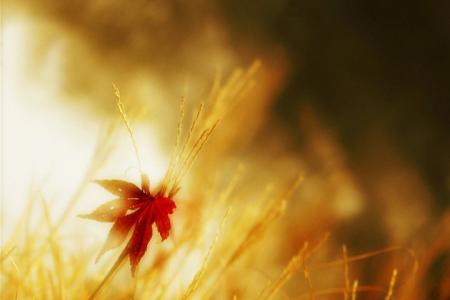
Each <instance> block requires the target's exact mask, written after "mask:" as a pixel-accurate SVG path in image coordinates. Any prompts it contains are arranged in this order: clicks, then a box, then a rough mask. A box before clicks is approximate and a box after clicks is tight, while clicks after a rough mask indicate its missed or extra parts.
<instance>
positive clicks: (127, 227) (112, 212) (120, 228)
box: [80, 176, 176, 276]
mask: <svg viewBox="0 0 450 300" xmlns="http://www.w3.org/2000/svg"><path fill="white" fill-rule="evenodd" d="M95 182H96V183H98V184H99V185H100V186H102V187H103V188H105V189H106V190H108V191H109V192H111V193H112V194H114V195H116V196H118V197H119V198H118V199H115V200H112V201H109V202H106V203H105V204H103V205H101V206H99V207H98V208H97V209H95V210H94V211H93V212H92V213H90V214H86V215H80V217H84V218H88V219H93V220H96V221H100V222H112V223H113V226H112V227H111V229H110V231H109V235H108V238H107V239H106V242H105V244H104V245H103V248H102V250H101V251H100V253H99V255H98V256H97V260H98V259H99V258H100V257H101V256H102V255H103V254H104V253H105V252H106V251H108V250H111V249H113V248H116V247H118V246H120V245H121V244H122V243H123V242H124V241H125V240H126V238H127V236H128V234H129V233H130V231H132V234H131V238H130V239H129V242H128V244H127V246H126V248H125V249H124V252H123V255H124V256H129V259H130V265H131V273H132V275H133V276H134V274H135V272H136V267H137V266H138V264H139V262H140V261H141V259H142V257H143V256H144V254H145V252H146V251H147V246H148V243H149V242H150V240H151V238H152V235H153V229H152V227H153V224H155V225H156V228H157V230H158V232H159V234H160V236H161V239H162V240H163V241H164V240H165V239H167V237H168V236H169V233H170V229H171V224H170V218H169V215H170V214H172V213H173V211H174V209H175V208H176V206H175V202H174V201H173V199H172V198H173V195H172V194H171V195H169V196H164V195H163V193H161V192H158V193H156V194H155V195H152V194H151V193H150V190H149V185H148V177H147V176H143V177H142V187H141V188H139V187H137V186H136V185H134V184H133V183H130V182H127V181H123V180H96V181H95Z"/></svg>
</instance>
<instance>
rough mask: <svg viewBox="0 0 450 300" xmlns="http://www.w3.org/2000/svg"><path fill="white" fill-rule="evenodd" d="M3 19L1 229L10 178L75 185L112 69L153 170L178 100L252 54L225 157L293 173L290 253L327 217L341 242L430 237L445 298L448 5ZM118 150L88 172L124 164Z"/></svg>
mask: <svg viewBox="0 0 450 300" xmlns="http://www.w3.org/2000/svg"><path fill="white" fill-rule="evenodd" d="M2 22H3V23H2V32H3V36H2V57H3V58H2V60H3V61H2V70H3V71H2V93H3V96H2V99H3V111H2V113H3V117H2V119H3V134H4V144H3V145H4V146H3V148H4V150H3V151H4V159H3V164H2V168H3V170H4V172H3V176H4V182H5V187H4V199H3V205H4V207H5V208H4V209H3V210H4V213H3V218H2V219H3V228H6V229H5V230H6V231H8V230H9V229H8V226H9V225H8V224H9V223H10V221H12V220H14V219H15V218H16V217H15V216H16V215H17V214H18V212H19V211H20V209H22V208H23V206H24V204H20V203H21V201H19V200H12V199H22V198H25V197H26V195H27V189H26V188H24V187H28V186H29V185H32V184H33V183H34V184H36V183H39V184H41V183H42V182H45V185H44V188H43V190H44V193H47V194H50V195H52V197H53V198H58V197H60V195H62V194H64V193H73V192H74V191H76V189H77V183H78V182H79V181H80V178H81V177H82V174H83V168H85V166H87V165H88V162H89V157H90V155H91V150H92V148H93V147H94V145H95V141H96V139H97V133H98V131H99V128H100V125H101V124H104V123H105V122H107V121H108V120H111V119H114V118H116V117H117V112H116V108H115V106H114V105H113V104H114V102H113V99H114V98H113V92H112V88H111V83H112V82H114V83H115V84H117V85H118V86H119V88H120V89H121V91H122V94H123V95H124V98H125V99H126V100H127V101H129V102H132V103H133V104H134V105H136V106H141V107H144V108H145V110H146V118H148V120H149V121H148V122H147V123H145V124H146V125H145V126H144V125H143V126H144V128H146V130H147V131H146V132H145V133H139V129H138V137H139V136H140V137H141V138H138V140H139V141H140V143H142V145H141V148H142V149H145V150H143V152H144V154H143V156H144V161H145V162H147V165H149V166H150V167H149V172H150V175H151V177H153V178H160V177H162V175H163V174H164V171H165V167H166V165H167V161H168V157H169V156H170V149H171V146H172V145H173V135H172V134H168V132H170V133H172V132H174V131H175V130H176V120H177V114H178V101H179V98H180V96H186V97H187V99H188V101H189V100H192V101H195V99H197V98H199V97H201V96H202V95H204V94H205V93H206V92H207V91H208V89H209V87H210V86H211V84H212V82H213V81H214V78H216V77H217V76H219V75H221V76H222V77H224V78H226V77H227V76H228V74H231V72H232V71H233V70H234V69H235V68H238V67H247V66H249V65H250V64H251V63H252V62H253V61H254V60H255V59H258V60H259V61H260V62H261V65H262V67H261V69H262V70H261V72H260V73H261V75H260V77H258V78H256V80H255V91H256V92H254V93H252V94H251V96H252V97H248V99H246V100H245V103H246V104H244V105H246V106H245V109H243V110H244V111H246V112H247V115H244V112H241V114H243V117H242V119H240V120H239V122H238V123H237V124H235V125H236V128H235V130H236V131H239V130H243V131H244V133H243V134H242V135H241V138H240V139H239V138H238V142H237V143H236V146H234V148H233V151H230V154H229V156H230V157H233V158H236V157H240V158H239V159H240V160H244V161H245V160H246V159H247V160H248V161H251V160H255V161H257V162H256V163H255V164H256V165H258V164H259V166H260V167H259V169H261V172H259V174H258V176H256V175H255V177H258V178H259V177H265V178H268V180H269V181H271V180H278V179H280V178H285V179H286V178H288V177H289V175H292V174H293V173H295V172H294V170H299V171H301V172H303V173H304V176H305V181H304V184H303V185H304V188H301V189H300V192H299V196H298V199H299V200H298V201H295V202H294V203H292V208H291V209H289V210H288V213H287V216H286V222H285V224H284V225H283V226H284V227H283V228H284V229H283V230H284V232H288V233H289V234H290V235H291V236H293V237H294V240H295V241H297V242H293V245H291V247H292V249H294V248H296V247H298V245H299V244H300V243H301V242H300V241H303V239H304V238H305V237H307V236H310V235H314V234H316V233H317V232H325V231H331V234H332V237H333V239H334V241H335V242H336V244H337V245H339V244H342V243H345V244H347V247H348V248H349V249H352V251H353V252H364V251H370V250H374V249H379V248H383V247H386V246H390V245H400V246H404V247H410V248H413V249H414V250H415V251H417V253H418V255H419V256H420V255H422V254H423V255H425V253H430V250H429V247H434V246H433V245H435V246H436V247H435V248H433V249H435V252H433V254H430V255H429V257H432V258H430V259H429V262H428V264H429V268H427V269H425V270H423V274H425V275H423V276H424V277H426V278H428V281H426V282H425V283H424V286H425V288H424V290H425V291H426V292H424V293H425V294H423V295H427V296H424V297H425V298H427V297H431V298H427V299H438V298H439V297H441V298H439V299H445V297H447V296H449V295H450V291H449V286H450V284H449V283H448V280H447V284H446V285H445V286H446V288H444V287H443V286H444V285H443V284H442V283H441V282H443V281H444V278H446V276H448V275H449V274H448V269H449V268H448V264H449V257H450V254H449V252H448V249H449V248H448V243H449V241H448V240H445V239H444V241H442V238H443V236H445V234H447V233H448V221H447V220H448V215H449V208H450V155H449V154H450V134H449V130H450V125H449V124H450V123H449V121H448V119H449V118H450V84H449V83H448V80H449V76H448V70H450V3H449V2H448V1H409V2H408V3H403V2H402V1H397V2H392V1H356V0H351V1H350V0H348V1H347V0H345V1H290V0H263V1H235V0H227V1H218V0H214V1H206V0H195V1H187V0H178V1H162V0H154V1H152V0H134V1H125V0H115V1H106V0H92V1H68V0H59V1H56V0H41V1H8V0H4V1H3V9H2ZM252 112H253V115H252ZM224 126H225V127H226V126H227V125H224ZM247 131H248V132H247ZM149 132H150V133H151V134H149ZM246 132H247V133H246ZM237 136H239V135H237ZM124 139H126V137H125V138H124ZM129 146H130V145H129V143H128V141H126V142H124V143H123V145H120V147H119V150H118V153H119V154H117V156H115V162H116V163H115V164H114V167H109V168H105V169H103V170H102V171H101V173H100V174H102V175H103V176H107V177H114V176H123V175H124V174H125V176H128V177H133V176H136V175H137V172H136V168H135V167H134V169H133V166H132V164H133V163H134V161H132V158H130V159H128V161H127V159H124V157H131V154H130V153H131V152H130V151H129V150H126V149H129ZM122 148H123V149H122ZM120 149H122V150H120ZM210 155H212V154H210ZM274 157H276V159H274ZM262 162H264V164H265V167H264V168H262V167H261V165H262ZM266 163H267V164H266ZM250 164H251V163H250ZM80 166H82V168H80ZM218 166H220V165H214V167H212V168H216V167H218ZM130 168H131V171H130ZM80 169H81V170H80ZM125 170H127V171H125ZM130 174H131V175H130ZM253 180H255V181H256V180H257V179H253ZM248 181H249V182H252V179H251V178H250V179H248ZM55 186H56V187H58V188H55ZM54 206H55V207H59V206H61V207H63V206H64V203H62V202H61V201H60V202H58V201H55V203H54ZM61 209H62V208H61ZM318 212H320V214H318ZM300 219H301V221H300ZM446 222H447V223H446ZM11 223H12V222H11ZM442 224H446V225H442ZM442 228H444V229H442ZM102 230H104V229H103V228H101V229H100V231H102ZM436 241H438V242H436ZM283 249H285V252H286V254H285V257H288V256H289V255H292V253H293V252H294V250H292V249H291V250H289V249H290V248H289V246H286V247H285V248H283ZM338 251H340V250H338ZM433 251H434V250H433ZM427 255H428V254H427ZM283 257H284V256H283ZM374 267H375V266H369V267H368V268H369V269H370V268H374ZM360 276H361V277H363V278H366V277H367V278H368V280H371V279H372V278H375V277H377V275H375V274H371V272H366V273H365V275H360ZM425 298H423V299H425ZM447 299H448V298H447Z"/></svg>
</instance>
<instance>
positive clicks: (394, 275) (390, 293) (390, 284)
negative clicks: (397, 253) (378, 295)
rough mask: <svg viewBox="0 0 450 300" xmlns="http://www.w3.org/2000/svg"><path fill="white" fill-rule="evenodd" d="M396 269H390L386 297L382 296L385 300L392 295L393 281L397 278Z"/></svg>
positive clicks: (389, 298)
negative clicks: (390, 274)
mask: <svg viewBox="0 0 450 300" xmlns="http://www.w3.org/2000/svg"><path fill="white" fill-rule="evenodd" d="M397 273H398V272H397V269H394V270H393V271H392V277H391V280H390V282H389V290H388V292H387V294H386V297H385V298H384V299H385V300H391V299H392V295H393V294H394V287H395V281H396V280H397Z"/></svg>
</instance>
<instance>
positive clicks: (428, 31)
mask: <svg viewBox="0 0 450 300" xmlns="http://www.w3.org/2000/svg"><path fill="white" fill-rule="evenodd" d="M222 5H223V10H224V11H225V14H226V16H227V20H228V22H229V23H230V26H232V27H233V28H234V29H235V30H236V31H239V32H240V33H242V34H243V35H244V36H245V35H247V36H248V37H249V38H251V39H259V40H260V41H262V42H264V43H267V44H275V45H279V46H281V47H283V48H284V49H286V51H287V53H288V58H289V66H290V74H289V76H288V81H287V84H286V86H285V88H284V91H283V93H282V95H281V96H280V98H279V99H278V101H277V110H276V113H277V116H276V117H277V118H279V119H282V120H283V122H285V125H286V128H289V129H291V131H292V134H293V135H294V136H295V137H296V139H297V140H298V142H299V144H301V136H299V131H298V130H297V128H298V126H297V124H298V118H299V113H298V111H299V109H300V108H301V107H302V106H303V105H305V104H308V105H311V106H312V107H313V108H314V109H315V110H316V111H317V112H318V113H319V115H320V117H321V118H323V119H324V120H325V122H326V123H327V125H328V126H329V127H331V128H333V129H334V132H335V133H337V136H338V139H339V141H340V142H341V143H342V144H343V145H344V147H345V150H346V151H347V153H348V154H349V156H350V157H351V161H350V162H349V163H350V167H352V168H353V169H354V170H355V171H356V172H357V173H358V168H359V166H360V165H363V164H364V160H365V159H366V153H367V152H368V151H369V150H370V149H368V148H370V147H376V144H377V141H371V140H370V139H371V137H372V136H379V135H381V136H383V138H385V139H387V140H389V142H390V143H392V145H394V148H395V151H396V152H397V153H398V155H399V156H401V157H402V158H403V159H405V160H407V161H408V162H409V163H410V164H412V165H413V166H414V167H415V168H416V169H417V170H418V172H419V174H420V175H421V177H423V179H424V181H425V182H426V184H427V185H428V188H429V190H430V191H431V193H432V194H433V198H434V199H435V200H436V201H435V203H434V204H433V205H434V206H433V208H434V211H435V212H436V213H438V214H439V212H440V211H441V209H442V208H444V207H447V206H448V205H449V199H450V198H449V185H450V184H449V180H450V178H449V170H450V134H449V129H450V122H449V121H448V119H449V117H450V103H449V101H450V82H449V80H450V78H449V76H448V74H449V70H450V2H448V1H409V2H402V1H358V0H351V1H349V0H343V1H320V0H317V1H294V0H292V1H276V0H264V1H236V0H232V1H223V3H222ZM237 47H238V46H237ZM381 159H382V158H381Z"/></svg>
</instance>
